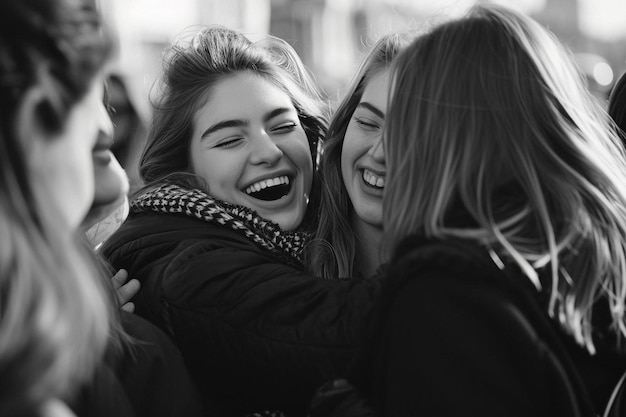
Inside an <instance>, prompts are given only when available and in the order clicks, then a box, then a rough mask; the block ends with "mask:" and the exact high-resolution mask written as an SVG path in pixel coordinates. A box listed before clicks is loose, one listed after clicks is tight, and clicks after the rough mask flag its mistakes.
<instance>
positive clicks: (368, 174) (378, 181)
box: [363, 169, 385, 188]
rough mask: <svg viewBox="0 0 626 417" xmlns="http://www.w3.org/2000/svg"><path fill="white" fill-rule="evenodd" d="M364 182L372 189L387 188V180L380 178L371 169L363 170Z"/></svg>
mask: <svg viewBox="0 0 626 417" xmlns="http://www.w3.org/2000/svg"><path fill="white" fill-rule="evenodd" d="M363 181H365V183H366V184H368V185H371V186H372V187H376V188H385V178H383V177H379V176H378V175H376V174H374V173H373V172H372V171H370V170H369V169H364V170H363Z"/></svg>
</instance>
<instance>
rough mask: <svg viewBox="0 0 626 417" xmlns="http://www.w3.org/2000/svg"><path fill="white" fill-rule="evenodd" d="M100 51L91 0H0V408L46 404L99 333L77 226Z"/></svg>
mask: <svg viewBox="0 0 626 417" xmlns="http://www.w3.org/2000/svg"><path fill="white" fill-rule="evenodd" d="M110 51H111V39H110V38H109V37H108V36H107V34H106V32H105V31H103V28H102V25H101V22H100V16H99V14H98V13H97V11H96V9H95V5H94V3H93V2H92V1H90V0H84V1H81V0H22V1H5V2H2V3H1V4H0V171H1V175H0V212H1V213H0V236H2V245H0V375H2V377H1V378H0V415H29V416H31V415H38V414H42V413H46V412H47V411H46V410H48V408H49V405H50V404H51V402H52V403H53V402H54V401H56V400H55V399H56V398H67V396H69V395H71V392H72V389H73V388H75V386H76V385H77V384H78V383H80V382H81V381H84V380H85V379H86V378H88V377H90V375H91V371H92V369H93V367H94V364H95V362H96V361H98V360H99V359H100V357H101V355H102V353H103V349H104V345H105V343H106V341H107V337H108V333H109V329H110V322H109V314H110V313H111V306H110V305H109V304H108V303H107V299H106V298H107V295H106V294H107V293H106V292H105V291H106V290H105V288H102V287H100V285H101V284H100V283H99V281H98V280H97V279H96V276H95V273H96V272H95V267H94V266H93V265H92V263H91V261H90V260H89V258H88V257H86V256H84V255H85V253H84V252H83V250H84V249H83V248H84V247H83V246H82V245H81V243H80V242H79V240H78V226H79V224H80V223H81V221H82V220H83V218H84V217H85V215H86V214H87V212H88V210H89V207H90V205H91V203H92V200H93V197H94V179H93V178H94V177H93V164H92V149H93V148H94V146H95V144H96V141H97V138H98V135H99V134H100V132H101V131H103V130H107V129H109V128H110V120H109V118H108V115H107V113H106V110H105V108H104V106H103V103H102V86H103V83H102V81H103V78H102V77H103V73H102V71H103V68H104V65H105V63H106V62H107V60H108V57H109V55H110ZM102 285H103V284H102ZM55 409H58V407H57V408H55Z"/></svg>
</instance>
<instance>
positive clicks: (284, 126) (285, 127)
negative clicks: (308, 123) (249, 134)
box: [272, 122, 298, 134]
mask: <svg viewBox="0 0 626 417" xmlns="http://www.w3.org/2000/svg"><path fill="white" fill-rule="evenodd" d="M297 127H298V124H297V123H296V122H285V123H281V124H279V125H278V126H276V127H273V128H272V133H278V134H281V133H289V132H292V131H293V130H295V129H296V128H297Z"/></svg>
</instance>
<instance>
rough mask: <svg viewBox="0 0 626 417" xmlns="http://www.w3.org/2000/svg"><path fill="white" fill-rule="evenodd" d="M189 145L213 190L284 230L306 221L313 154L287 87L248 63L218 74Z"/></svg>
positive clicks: (195, 166) (197, 170)
mask: <svg viewBox="0 0 626 417" xmlns="http://www.w3.org/2000/svg"><path fill="white" fill-rule="evenodd" d="M207 126H208V128H206V127H207ZM190 149H191V166H192V170H193V171H194V172H195V173H197V174H198V175H199V176H201V177H202V179H203V180H204V181H205V183H206V185H207V189H208V190H209V193H210V194H211V195H212V196H213V197H216V198H219V199H220V200H224V201H228V202H230V203H233V204H240V205H242V206H246V207H249V208H251V209H253V210H256V212H257V213H258V214H259V215H260V216H261V217H264V218H266V219H269V220H272V221H274V222H275V223H277V224H278V225H279V226H280V227H281V228H282V229H283V230H294V229H296V228H297V227H298V226H299V225H300V223H301V222H302V220H303V218H304V213H305V212H306V207H307V204H308V196H309V193H310V190H311V182H312V178H313V162H312V158H311V153H310V150H309V143H308V140H307V136H306V133H305V132H304V129H303V128H302V126H301V124H300V120H299V118H298V112H297V110H296V108H295V107H294V105H293V104H292V102H291V98H290V97H289V95H287V94H286V93H285V92H284V91H283V90H281V89H280V88H278V87H276V86H275V85H273V84H272V83H270V82H269V81H266V80H265V79H264V78H262V77H259V76H257V75H254V73H252V72H248V71H245V72H242V73H241V74H236V75H233V76H232V77H231V78H227V79H225V80H224V81H222V82H220V83H219V84H217V85H216V86H215V87H214V88H213V89H212V91H211V99H210V100H207V102H206V104H205V105H204V106H203V107H202V108H200V109H199V110H198V111H197V112H196V115H195V118H194V129H193V132H192V136H191V146H190Z"/></svg>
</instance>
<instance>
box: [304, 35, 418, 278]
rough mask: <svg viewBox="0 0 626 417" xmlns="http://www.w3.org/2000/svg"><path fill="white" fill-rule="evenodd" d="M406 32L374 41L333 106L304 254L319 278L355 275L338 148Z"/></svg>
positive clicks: (348, 209) (353, 245) (406, 38)
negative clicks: (318, 194) (315, 212)
mask: <svg viewBox="0 0 626 417" xmlns="http://www.w3.org/2000/svg"><path fill="white" fill-rule="evenodd" d="M412 36H413V35H412V34H409V33H392V34H387V35H384V36H382V37H381V38H379V39H378V40H377V41H376V42H375V43H374V45H372V47H371V48H370V50H369V51H368V53H367V54H366V55H365V56H364V57H363V59H362V60H361V63H360V64H359V67H358V69H357V71H356V73H355V75H354V76H353V78H352V80H351V82H350V84H349V85H348V87H347V89H346V92H345V94H344V97H343V99H342V100H341V102H340V103H339V105H338V106H337V108H336V110H335V112H334V113H333V117H332V119H331V123H330V126H329V127H328V134H327V136H326V140H325V141H324V146H323V148H322V157H321V160H320V168H319V174H320V184H321V198H320V208H319V210H318V219H317V228H316V230H315V232H314V236H313V239H311V241H310V243H309V244H308V245H307V246H306V248H305V250H304V259H305V263H306V267H307V269H308V270H309V271H310V272H312V273H313V274H315V275H318V276H321V277H324V278H349V277H354V276H355V275H358V274H359V271H358V266H357V263H358V260H357V254H358V249H357V247H358V244H357V237H356V235H355V232H354V230H353V229H352V226H351V223H350V217H351V216H353V215H356V214H355V213H354V209H353V206H352V202H351V201H350V196H349V195H348V191H347V190H346V187H345V185H344V182H343V177H342V174H341V149H342V147H343V140H344V137H345V134H346V130H347V129H348V125H349V123H350V119H351V118H352V115H353V113H354V111H355V110H356V107H357V105H358V104H359V102H360V101H361V97H362V96H363V92H364V91H365V88H366V87H367V85H368V83H369V81H370V80H371V79H372V78H374V77H375V76H377V75H378V74H380V73H381V72H383V71H385V70H387V69H389V67H390V66H391V62H392V60H393V58H394V57H395V56H396V55H397V53H398V52H399V51H400V49H401V48H402V47H403V46H405V45H407V44H408V43H409V40H410V39H412Z"/></svg>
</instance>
